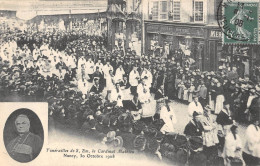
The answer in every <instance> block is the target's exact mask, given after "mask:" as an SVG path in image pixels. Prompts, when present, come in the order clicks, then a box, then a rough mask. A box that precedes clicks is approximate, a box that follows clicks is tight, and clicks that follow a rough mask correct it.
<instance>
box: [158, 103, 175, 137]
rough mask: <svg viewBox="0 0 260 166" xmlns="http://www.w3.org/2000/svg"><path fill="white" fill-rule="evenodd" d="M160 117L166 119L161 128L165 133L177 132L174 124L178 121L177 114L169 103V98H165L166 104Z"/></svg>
mask: <svg viewBox="0 0 260 166" xmlns="http://www.w3.org/2000/svg"><path fill="white" fill-rule="evenodd" d="M160 119H162V120H163V121H164V123H165V124H164V125H163V127H162V128H161V132H162V133H163V134H167V133H173V132H175V129H174V128H175V127H174V125H175V124H176V123H177V118H176V115H175V113H174V111H173V109H172V108H171V107H170V105H169V100H168V99H167V100H165V104H164V106H162V107H161V110H160Z"/></svg>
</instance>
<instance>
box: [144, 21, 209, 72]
mask: <svg viewBox="0 0 260 166" xmlns="http://www.w3.org/2000/svg"><path fill="white" fill-rule="evenodd" d="M204 26H205V25H204V24H187V23H186V24H184V23H164V22H154V21H146V22H145V42H146V43H145V53H146V54H151V53H152V52H154V51H156V50H158V49H160V53H161V54H160V55H161V56H165V57H166V56H169V57H172V56H175V54H176V52H182V53H183V55H184V56H185V57H186V58H187V57H189V58H191V59H193V60H194V61H195V62H194V64H193V66H195V68H196V69H200V70H203V61H202V60H203V58H204V55H205V51H206V48H205V43H206V31H205V29H204ZM204 59H205V58H204Z"/></svg>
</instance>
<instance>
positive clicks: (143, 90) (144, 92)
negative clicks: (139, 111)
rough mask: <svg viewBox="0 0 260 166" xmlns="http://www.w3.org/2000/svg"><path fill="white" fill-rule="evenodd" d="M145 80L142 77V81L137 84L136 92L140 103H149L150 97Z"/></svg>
mask: <svg viewBox="0 0 260 166" xmlns="http://www.w3.org/2000/svg"><path fill="white" fill-rule="evenodd" d="M145 80H146V79H145V78H144V79H142V82H141V83H140V84H138V86H137V93H138V96H139V99H140V102H141V103H149V102H150V99H151V93H150V89H149V86H147V85H146V84H145Z"/></svg>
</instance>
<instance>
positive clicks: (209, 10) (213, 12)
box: [143, 0, 258, 74]
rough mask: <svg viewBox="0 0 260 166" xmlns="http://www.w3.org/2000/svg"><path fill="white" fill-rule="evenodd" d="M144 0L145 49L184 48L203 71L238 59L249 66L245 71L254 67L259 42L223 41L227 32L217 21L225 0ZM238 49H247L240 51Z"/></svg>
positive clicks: (174, 49)
mask: <svg viewBox="0 0 260 166" xmlns="http://www.w3.org/2000/svg"><path fill="white" fill-rule="evenodd" d="M143 2H144V4H143V6H144V8H143V19H144V25H145V26H144V30H143V32H144V36H143V37H144V40H143V41H144V43H143V52H144V53H151V52H153V51H154V50H155V49H158V48H159V49H161V52H166V53H169V54H170V55H173V54H174V53H175V52H176V50H182V52H183V53H184V54H185V55H186V56H190V57H191V58H192V59H194V60H195V64H194V65H195V68H197V69H200V70H203V71H216V70H218V69H219V67H220V66H222V67H227V68H230V67H232V65H233V66H234V65H236V64H237V63H243V64H244V66H249V67H245V69H243V70H245V71H244V73H245V74H248V73H250V71H252V70H253V68H254V61H255V59H257V57H258V56H257V55H256V54H257V52H256V51H257V50H258V46H250V45H245V46H241V47H239V48H237V47H235V46H230V45H229V46H228V45H224V44H223V43H222V35H223V33H222V32H221V29H220V28H219V26H218V22H217V13H218V7H219V5H220V3H221V2H222V0H147V1H143ZM237 49H241V50H244V51H242V52H241V51H240V52H238V51H236V50H237ZM237 57H240V58H237ZM237 59H239V60H240V62H238V61H237ZM241 59H243V61H241ZM240 66H243V65H240Z"/></svg>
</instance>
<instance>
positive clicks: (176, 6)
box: [173, 1, 181, 21]
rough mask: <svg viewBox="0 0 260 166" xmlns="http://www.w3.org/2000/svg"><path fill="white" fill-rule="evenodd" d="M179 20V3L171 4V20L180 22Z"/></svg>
mask: <svg viewBox="0 0 260 166" xmlns="http://www.w3.org/2000/svg"><path fill="white" fill-rule="evenodd" d="M180 19H181V3H180V1H174V2H173V20H174V21H180Z"/></svg>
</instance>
